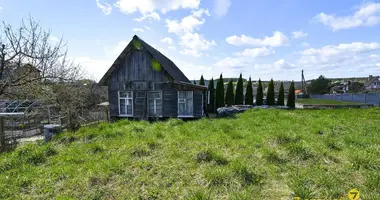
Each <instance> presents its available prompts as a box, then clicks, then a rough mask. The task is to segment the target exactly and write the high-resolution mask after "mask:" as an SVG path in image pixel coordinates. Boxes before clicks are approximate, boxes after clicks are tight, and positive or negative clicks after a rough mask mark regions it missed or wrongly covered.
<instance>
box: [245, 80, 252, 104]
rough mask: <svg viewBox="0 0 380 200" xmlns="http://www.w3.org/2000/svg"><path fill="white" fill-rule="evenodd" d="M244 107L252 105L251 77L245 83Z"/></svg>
mask: <svg viewBox="0 0 380 200" xmlns="http://www.w3.org/2000/svg"><path fill="white" fill-rule="evenodd" d="M245 105H253V91H252V81H251V77H249V80H248V83H247V89H246V93H245Z"/></svg>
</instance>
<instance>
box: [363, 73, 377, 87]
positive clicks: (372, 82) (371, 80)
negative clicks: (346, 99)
mask: <svg viewBox="0 0 380 200" xmlns="http://www.w3.org/2000/svg"><path fill="white" fill-rule="evenodd" d="M364 87H365V89H366V90H369V91H372V90H380V76H372V75H370V76H369V77H368V81H367V82H366V83H365V84H364Z"/></svg>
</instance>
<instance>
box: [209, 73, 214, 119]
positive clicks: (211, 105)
mask: <svg viewBox="0 0 380 200" xmlns="http://www.w3.org/2000/svg"><path fill="white" fill-rule="evenodd" d="M208 91H209V93H210V96H209V98H210V99H209V102H210V104H208V112H210V113H214V112H215V88H214V78H211V80H210V81H209V82H208Z"/></svg>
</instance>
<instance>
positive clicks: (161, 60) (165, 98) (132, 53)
mask: <svg viewBox="0 0 380 200" xmlns="http://www.w3.org/2000/svg"><path fill="white" fill-rule="evenodd" d="M98 84H99V85H102V86H108V96H109V107H110V117H111V120H115V119H118V118H137V119H149V118H171V117H178V118H200V117H202V116H203V111H204V105H203V101H202V99H203V92H204V91H205V90H207V87H205V86H200V85H195V84H193V83H192V82H191V81H190V80H189V79H188V78H187V77H186V76H185V75H184V74H183V73H182V72H181V70H180V69H178V67H177V66H176V65H175V64H174V63H173V62H172V61H171V60H170V59H169V58H167V57H166V56H164V55H163V54H161V53H160V52H159V51H157V50H156V49H154V48H153V47H152V46H150V45H149V44H147V43H146V42H144V41H143V40H142V39H140V38H139V37H138V36H136V35H135V36H134V37H133V39H132V40H131V42H130V43H129V44H128V45H127V46H126V47H125V49H124V50H123V51H122V52H121V54H120V55H119V56H118V57H117V59H116V60H115V62H114V63H113V64H112V66H111V67H110V68H109V69H108V71H107V72H106V73H105V75H104V76H103V78H102V79H101V80H100V81H99V83H98Z"/></svg>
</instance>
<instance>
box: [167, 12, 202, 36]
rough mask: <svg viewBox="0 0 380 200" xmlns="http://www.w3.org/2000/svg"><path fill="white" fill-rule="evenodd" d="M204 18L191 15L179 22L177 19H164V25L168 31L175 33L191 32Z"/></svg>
mask: <svg viewBox="0 0 380 200" xmlns="http://www.w3.org/2000/svg"><path fill="white" fill-rule="evenodd" d="M205 21H206V20H205V19H198V18H196V17H194V16H192V15H189V16H186V17H184V18H183V19H182V20H181V22H179V21H178V20H170V19H167V20H166V27H168V32H169V33H175V34H177V35H181V34H185V33H189V32H193V31H194V30H195V29H198V28H199V26H201V25H202V24H203V23H205Z"/></svg>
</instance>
